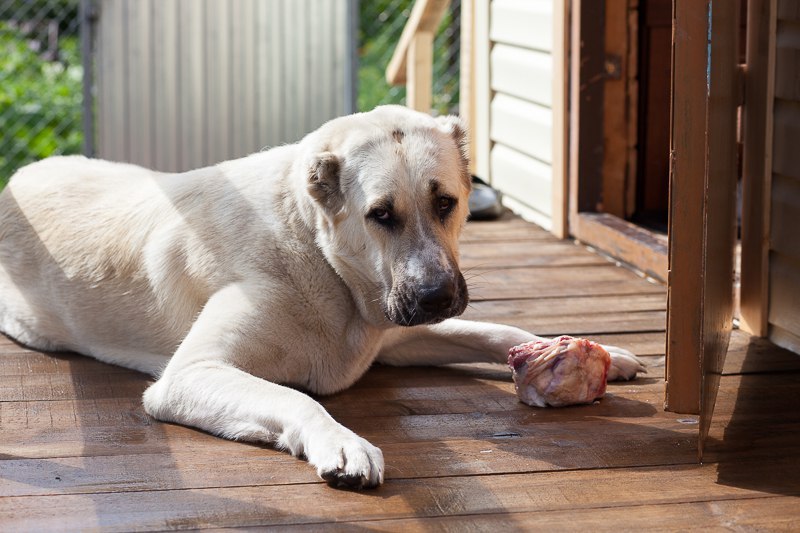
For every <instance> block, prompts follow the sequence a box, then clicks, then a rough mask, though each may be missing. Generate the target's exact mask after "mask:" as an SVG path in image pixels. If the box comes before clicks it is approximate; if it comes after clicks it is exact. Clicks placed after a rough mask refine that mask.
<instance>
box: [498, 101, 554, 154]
mask: <svg viewBox="0 0 800 533" xmlns="http://www.w3.org/2000/svg"><path fill="white" fill-rule="evenodd" d="M552 129H553V112H552V111H551V110H550V109H548V108H546V107H542V106H540V105H537V104H533V103H530V102H526V101H524V100H520V99H519V98H514V97H513V96H508V95H506V94H497V95H495V97H494V98H493V99H492V124H491V131H490V136H491V139H492V140H493V141H494V142H498V143H503V144H505V145H507V146H510V147H511V148H514V149H515V150H519V151H520V152H522V153H524V154H527V155H529V156H532V157H535V158H536V159H538V160H540V161H543V162H545V163H550V162H551V158H552V156H553V143H552V137H551V136H552Z"/></svg>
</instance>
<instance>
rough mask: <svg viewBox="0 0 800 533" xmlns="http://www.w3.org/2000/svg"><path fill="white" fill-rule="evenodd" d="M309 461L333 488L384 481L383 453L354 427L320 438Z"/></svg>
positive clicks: (314, 444)
mask: <svg viewBox="0 0 800 533" xmlns="http://www.w3.org/2000/svg"><path fill="white" fill-rule="evenodd" d="M315 441H316V442H313V443H311V445H310V446H309V450H308V451H309V453H308V462H309V463H311V464H312V465H313V466H315V467H316V468H317V474H318V475H319V477H321V478H322V479H324V480H325V481H327V482H328V484H329V485H331V486H332V487H343V488H350V489H363V488H372V487H377V486H378V485H380V484H381V483H383V452H381V450H380V449H379V448H376V447H375V446H373V445H372V444H370V443H369V442H367V441H366V440H365V439H362V438H361V437H359V436H358V435H356V434H355V433H353V432H352V431H350V430H347V429H343V431H337V432H335V434H332V435H326V436H323V437H318V438H316V439H315Z"/></svg>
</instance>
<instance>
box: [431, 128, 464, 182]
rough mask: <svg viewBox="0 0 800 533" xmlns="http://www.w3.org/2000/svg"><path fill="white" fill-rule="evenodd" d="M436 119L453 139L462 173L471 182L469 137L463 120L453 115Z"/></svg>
mask: <svg viewBox="0 0 800 533" xmlns="http://www.w3.org/2000/svg"><path fill="white" fill-rule="evenodd" d="M436 121H437V122H438V123H439V125H440V126H441V127H442V129H444V131H446V132H447V133H449V134H450V136H451V137H452V138H453V140H454V141H455V143H456V146H457V147H458V153H459V155H460V156H461V169H462V173H463V174H464V176H466V178H467V181H468V182H470V183H471V180H470V178H469V138H468V137H467V128H466V126H465V125H464V122H463V121H462V120H461V119H460V118H459V117H457V116H455V115H445V116H441V117H437V118H436Z"/></svg>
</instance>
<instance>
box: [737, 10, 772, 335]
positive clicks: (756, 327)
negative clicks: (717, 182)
mask: <svg viewBox="0 0 800 533" xmlns="http://www.w3.org/2000/svg"><path fill="white" fill-rule="evenodd" d="M774 7H775V2H774V0H749V1H748V3H747V43H746V44H747V76H746V77H745V99H746V101H745V106H744V108H743V123H742V138H743V146H744V150H743V154H742V214H741V218H742V220H741V224H740V226H741V250H742V252H741V266H740V278H741V283H740V298H739V309H740V312H739V314H740V317H741V324H742V328H744V329H746V330H747V331H750V332H751V333H753V334H755V335H761V336H763V335H766V334H767V308H768V300H767V296H768V278H767V276H768V259H769V239H768V237H767V231H769V230H768V228H769V217H770V201H769V198H770V192H769V191H770V188H771V180H772V107H773V100H774V98H773V93H774V77H773V76H772V75H770V73H771V72H773V71H774V66H775V9H774Z"/></svg>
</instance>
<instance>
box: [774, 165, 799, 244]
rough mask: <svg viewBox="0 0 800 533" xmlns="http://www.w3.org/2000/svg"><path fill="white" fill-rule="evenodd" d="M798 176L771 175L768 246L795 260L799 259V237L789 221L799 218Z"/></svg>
mask: <svg viewBox="0 0 800 533" xmlns="http://www.w3.org/2000/svg"><path fill="white" fill-rule="evenodd" d="M798 217H800V178H790V177H788V176H782V175H779V174H775V175H773V176H772V195H771V205H770V219H771V223H770V240H769V247H770V249H771V250H772V251H773V252H778V253H780V254H782V255H785V256H787V257H790V258H793V259H795V260H800V239H798V238H797V232H796V231H794V230H793V226H792V224H791V222H790V221H793V220H800V218H798Z"/></svg>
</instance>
